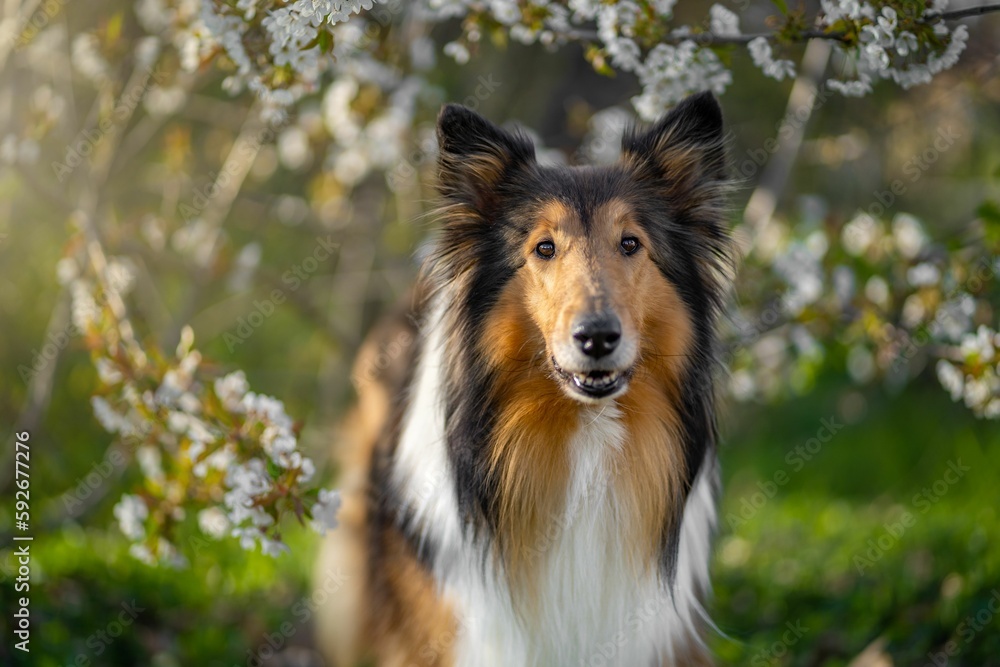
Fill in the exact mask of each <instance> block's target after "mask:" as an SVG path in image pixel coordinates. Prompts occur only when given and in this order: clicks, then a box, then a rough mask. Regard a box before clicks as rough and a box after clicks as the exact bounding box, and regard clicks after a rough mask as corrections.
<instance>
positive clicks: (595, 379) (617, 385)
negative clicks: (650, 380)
mask: <svg viewBox="0 0 1000 667" xmlns="http://www.w3.org/2000/svg"><path fill="white" fill-rule="evenodd" d="M552 367H553V368H554V369H555V370H556V373H558V374H559V376H560V377H562V379H563V380H565V381H566V383H567V384H568V385H569V386H571V387H572V388H573V389H574V390H575V391H577V392H579V393H580V394H583V395H584V396H586V397H588V398H605V397H607V396H611V395H612V394H614V393H615V392H617V391H618V390H619V389H621V388H622V387H624V386H625V385H626V384H628V380H629V377H631V375H632V371H631V369H629V370H624V371H613V370H607V371H606V370H597V371H585V372H579V373H574V372H570V371H567V370H564V369H563V368H561V367H560V366H559V364H557V363H556V360H555V359H552Z"/></svg>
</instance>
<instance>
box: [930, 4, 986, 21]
mask: <svg viewBox="0 0 1000 667" xmlns="http://www.w3.org/2000/svg"><path fill="white" fill-rule="evenodd" d="M991 12H1000V5H982V6H981V7H967V8H965V9H955V10H953V11H950V12H941V13H938V12H927V13H926V14H924V20H925V21H936V20H939V19H940V20H942V21H958V20H959V19H967V18H969V17H970V16H982V15H983V14H989V13H991Z"/></svg>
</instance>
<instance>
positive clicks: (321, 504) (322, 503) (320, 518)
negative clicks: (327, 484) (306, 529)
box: [311, 489, 340, 535]
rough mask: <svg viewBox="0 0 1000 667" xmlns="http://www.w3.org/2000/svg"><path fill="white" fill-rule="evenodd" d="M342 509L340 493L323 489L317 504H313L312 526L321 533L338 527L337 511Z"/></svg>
mask: <svg viewBox="0 0 1000 667" xmlns="http://www.w3.org/2000/svg"><path fill="white" fill-rule="evenodd" d="M339 510H340V493H338V492H337V491H330V490H328V489H322V490H320V492H319V497H318V498H317V500H316V504H315V505H313V506H312V511H311V514H312V518H313V522H312V527H313V529H314V530H315V531H316V532H318V533H319V534H320V535H324V534H325V533H326V531H328V530H334V529H336V527H337V525H338V524H337V512H338V511H339Z"/></svg>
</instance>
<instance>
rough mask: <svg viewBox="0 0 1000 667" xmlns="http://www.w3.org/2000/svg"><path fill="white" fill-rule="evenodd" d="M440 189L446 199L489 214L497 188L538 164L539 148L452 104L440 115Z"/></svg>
mask: <svg viewBox="0 0 1000 667" xmlns="http://www.w3.org/2000/svg"><path fill="white" fill-rule="evenodd" d="M437 135H438V150H439V151H440V152H439V156H438V167H439V169H438V171H439V173H438V189H439V190H440V192H441V194H442V195H443V196H444V197H445V199H447V200H450V201H453V202H458V203H463V204H466V205H469V206H471V207H472V208H473V209H475V210H476V211H478V212H485V211H486V210H487V209H488V208H489V207H490V203H491V202H492V200H493V199H494V197H495V196H496V188H497V186H498V185H500V184H501V182H502V181H503V180H504V179H507V178H510V177H511V176H512V175H513V174H514V173H515V172H516V171H517V170H518V169H521V168H524V167H526V166H529V165H532V164H534V162H535V146H534V144H532V143H531V140H530V139H528V138H527V137H525V136H524V135H522V134H519V133H515V132H508V131H506V130H504V129H502V128H500V127H497V126H496V125H494V124H493V123H491V122H490V121H488V120H486V119H485V118H483V117H482V116H480V115H479V114H477V113H476V112H475V111H473V110H471V109H469V108H467V107H464V106H461V105H458V104H448V105H446V106H445V107H444V108H443V109H442V110H441V114H440V115H439V116H438V125H437Z"/></svg>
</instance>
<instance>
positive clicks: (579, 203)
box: [436, 93, 729, 403]
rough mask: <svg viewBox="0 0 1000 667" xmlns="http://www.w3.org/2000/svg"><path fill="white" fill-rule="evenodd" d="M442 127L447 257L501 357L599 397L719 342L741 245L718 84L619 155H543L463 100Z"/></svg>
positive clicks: (445, 267) (447, 269) (474, 327)
mask: <svg viewBox="0 0 1000 667" xmlns="http://www.w3.org/2000/svg"><path fill="white" fill-rule="evenodd" d="M438 139H439V145H440V178H439V183H440V186H439V187H440V190H441V194H442V195H443V198H444V202H445V204H444V207H443V209H442V211H443V216H442V217H443V220H444V226H443V230H442V235H441V238H440V240H439V251H438V252H439V254H438V257H437V259H438V260H439V261H438V262H437V264H436V269H437V270H438V271H439V272H442V273H443V276H442V277H443V278H444V279H445V280H446V281H447V282H448V283H450V284H453V285H455V286H456V292H457V293H458V294H460V297H459V299H458V302H457V303H455V304H453V305H454V307H456V308H458V309H461V310H462V311H463V315H464V317H463V318H460V321H461V322H462V326H464V327H466V328H467V329H468V330H467V331H465V332H463V333H464V335H466V336H467V340H468V341H482V342H483V343H482V344H483V347H484V351H483V354H484V355H485V357H486V358H488V359H490V360H491V361H492V362H493V365H494V366H497V367H501V368H503V367H506V366H508V365H509V364H510V363H511V362H516V363H520V364H524V363H526V362H527V363H528V365H531V366H533V367H539V368H543V369H544V370H545V371H546V372H545V376H546V378H547V379H548V381H549V382H551V381H552V380H554V381H555V383H556V386H558V388H559V389H560V391H562V392H563V393H564V394H566V395H568V396H570V397H572V398H573V399H575V400H577V401H582V402H590V403H593V402H599V401H602V400H606V399H610V398H616V397H619V396H621V395H623V394H624V393H625V392H626V391H627V390H628V388H629V386H630V383H632V382H633V380H634V379H635V378H637V377H638V376H639V375H640V374H646V373H648V372H649V371H650V370H651V367H654V366H656V365H657V364H662V363H663V362H664V360H665V359H670V358H677V359H680V358H683V357H686V356H689V355H691V354H692V353H693V351H694V350H696V349H697V348H698V347H699V346H700V345H701V344H702V343H704V342H706V341H705V340H703V338H704V335H703V334H705V332H704V331H701V329H703V328H704V323H706V322H708V323H709V324H708V326H709V327H710V326H711V324H710V323H711V320H712V319H713V318H714V315H715V309H716V307H717V304H718V301H719V298H720V294H719V293H720V291H721V283H722V278H721V273H722V271H721V269H722V267H723V263H724V260H725V259H726V258H727V257H728V254H729V251H728V236H727V233H726V232H725V229H724V227H723V225H722V221H721V218H722V215H721V211H722V193H723V186H724V184H725V174H724V163H725V159H724V147H723V132H722V114H721V110H720V108H719V105H718V103H717V102H716V100H715V98H714V97H713V96H712V95H711V94H707V93H706V94H700V95H696V96H693V97H690V98H688V99H687V100H685V101H684V102H682V103H681V104H680V105H678V106H677V107H676V108H674V109H673V110H672V111H671V112H670V113H669V114H667V115H666V116H665V117H664V118H663V119H661V120H660V121H659V122H658V123H656V124H655V125H654V126H653V127H651V128H649V129H648V130H645V131H638V130H631V131H629V132H627V133H626V135H625V137H624V139H623V142H622V157H621V159H620V161H619V162H618V164H616V165H613V166H609V167H599V168H598V167H572V168H566V167H545V166H541V165H539V164H538V163H537V161H536V159H535V150H534V146H533V145H532V143H531V141H530V140H529V139H528V138H526V137H525V136H524V135H522V134H520V133H518V132H508V131H506V130H504V129H501V128H499V127H497V126H495V125H493V124H492V123H490V122H489V121H487V120H485V119H484V118H482V117H481V116H479V115H478V114H476V113H475V112H473V111H471V110H469V109H466V108H464V107H461V106H455V105H450V106H446V107H445V108H444V110H443V111H442V112H441V115H440V118H439V121H438Z"/></svg>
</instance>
